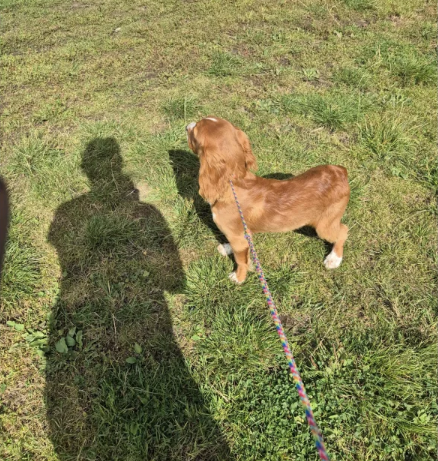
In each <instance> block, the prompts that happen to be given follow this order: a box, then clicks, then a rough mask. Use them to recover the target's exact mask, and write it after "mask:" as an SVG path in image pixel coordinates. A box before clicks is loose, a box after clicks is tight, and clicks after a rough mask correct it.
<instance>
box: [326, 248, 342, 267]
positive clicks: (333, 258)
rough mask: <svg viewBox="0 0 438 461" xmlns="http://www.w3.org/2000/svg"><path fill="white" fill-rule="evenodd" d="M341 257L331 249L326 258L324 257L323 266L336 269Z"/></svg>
mask: <svg viewBox="0 0 438 461" xmlns="http://www.w3.org/2000/svg"><path fill="white" fill-rule="evenodd" d="M341 262H342V257H341V256H338V255H337V254H336V253H335V252H334V251H332V252H331V253H330V254H329V255H328V256H327V258H325V259H324V266H325V267H326V269H336V268H337V267H339V266H340V265H341Z"/></svg>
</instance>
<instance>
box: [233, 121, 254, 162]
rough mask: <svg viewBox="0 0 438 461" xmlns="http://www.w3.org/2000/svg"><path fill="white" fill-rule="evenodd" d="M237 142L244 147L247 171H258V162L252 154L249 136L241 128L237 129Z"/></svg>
mask: <svg viewBox="0 0 438 461" xmlns="http://www.w3.org/2000/svg"><path fill="white" fill-rule="evenodd" d="M236 130H237V131H236V134H237V140H238V141H239V144H240V146H241V147H242V150H243V153H244V156H245V167H246V169H247V170H252V171H257V160H256V158H255V156H254V154H253V153H252V150H251V143H250V142H249V138H248V136H247V135H246V134H245V133H244V132H243V131H242V130H239V128H236Z"/></svg>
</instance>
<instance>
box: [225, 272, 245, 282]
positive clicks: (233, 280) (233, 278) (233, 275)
mask: <svg viewBox="0 0 438 461" xmlns="http://www.w3.org/2000/svg"><path fill="white" fill-rule="evenodd" d="M228 278H229V279H230V280H231V281H232V282H234V283H237V285H241V284H242V283H243V282H239V281H238V280H237V275H236V273H235V272H231V274H230V275H229V276H228Z"/></svg>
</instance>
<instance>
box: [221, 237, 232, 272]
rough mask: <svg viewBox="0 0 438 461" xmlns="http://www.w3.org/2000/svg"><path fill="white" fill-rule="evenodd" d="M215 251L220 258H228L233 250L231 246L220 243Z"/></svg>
mask: <svg viewBox="0 0 438 461" xmlns="http://www.w3.org/2000/svg"><path fill="white" fill-rule="evenodd" d="M217 251H219V254H221V255H222V256H229V255H232V254H233V249H232V248H231V245H230V244H229V243H224V244H222V243H221V244H220V245H218V246H217ZM233 274H234V272H233Z"/></svg>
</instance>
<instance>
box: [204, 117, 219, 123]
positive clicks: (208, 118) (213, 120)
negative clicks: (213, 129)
mask: <svg viewBox="0 0 438 461" xmlns="http://www.w3.org/2000/svg"><path fill="white" fill-rule="evenodd" d="M204 120H211V121H212V122H217V120H216V119H215V118H213V117H205V119H204Z"/></svg>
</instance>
